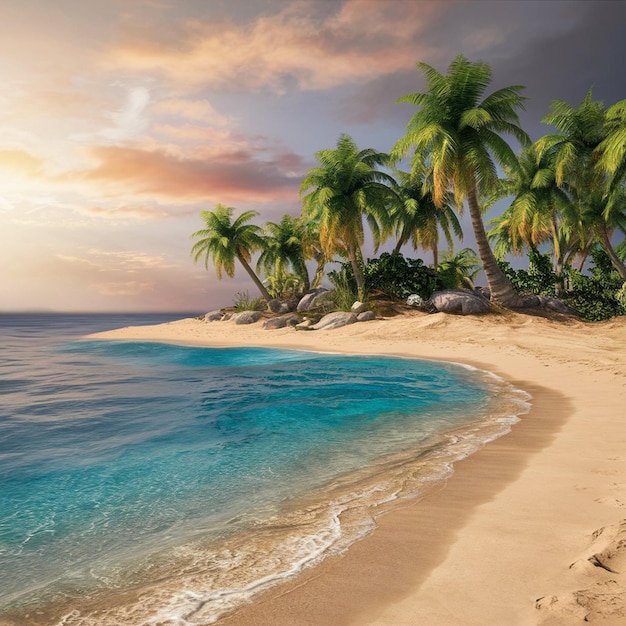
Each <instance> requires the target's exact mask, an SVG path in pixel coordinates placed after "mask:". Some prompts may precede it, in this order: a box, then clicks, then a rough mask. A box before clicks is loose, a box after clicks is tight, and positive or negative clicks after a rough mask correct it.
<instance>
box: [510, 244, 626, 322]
mask: <svg viewBox="0 0 626 626" xmlns="http://www.w3.org/2000/svg"><path fill="white" fill-rule="evenodd" d="M591 258H592V259H593V262H594V266H593V268H591V272H590V274H589V275H586V274H583V273H582V272H580V271H579V270H576V269H573V268H571V267H567V268H565V270H564V271H563V274H562V275H561V276H557V275H556V274H555V273H554V272H553V271H552V263H551V261H550V259H549V257H548V256H547V255H544V254H540V253H539V252H537V251H536V250H535V251H531V253H530V254H529V269H528V270H517V271H516V270H514V269H513V268H512V267H511V266H510V264H509V263H506V262H502V263H499V265H500V267H501V269H502V270H503V271H504V273H505V274H506V276H507V277H508V278H509V280H510V281H511V282H512V283H513V286H514V287H515V288H516V289H517V290H518V291H519V292H521V293H531V294H537V295H544V296H554V295H555V293H556V291H555V286H556V285H561V286H562V290H559V293H558V297H559V298H560V299H561V300H563V302H565V303H566V304H567V305H568V306H570V307H571V308H573V309H575V310H576V311H577V312H578V313H579V315H580V316H581V317H582V318H583V319H585V320H588V321H593V322H596V321H600V320H606V319H610V318H611V317H615V316H617V315H626V306H625V303H624V302H623V301H622V300H620V297H621V296H620V290H624V286H623V285H622V282H623V281H622V280H621V278H620V276H619V274H618V273H617V272H616V271H615V269H614V268H613V265H612V264H611V260H610V259H609V257H608V255H607V254H606V253H605V252H604V251H603V250H602V249H601V248H596V249H594V250H593V251H592V253H591ZM624 297H625V299H626V296H624Z"/></svg>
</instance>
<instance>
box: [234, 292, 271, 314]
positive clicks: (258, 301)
mask: <svg viewBox="0 0 626 626" xmlns="http://www.w3.org/2000/svg"><path fill="white" fill-rule="evenodd" d="M233 305H234V307H235V311H237V312H238V313H239V312H241V311H264V310H265V307H266V306H267V302H265V299H264V298H251V297H250V294H249V293H248V292H247V291H244V292H243V293H240V292H237V293H236V294H235V299H234V300H233Z"/></svg>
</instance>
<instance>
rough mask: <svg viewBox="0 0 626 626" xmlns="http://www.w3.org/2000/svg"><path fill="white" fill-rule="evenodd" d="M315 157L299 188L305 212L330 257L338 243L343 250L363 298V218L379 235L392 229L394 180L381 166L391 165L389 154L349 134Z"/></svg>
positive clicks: (373, 231)
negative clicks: (365, 145) (363, 145)
mask: <svg viewBox="0 0 626 626" xmlns="http://www.w3.org/2000/svg"><path fill="white" fill-rule="evenodd" d="M315 156H316V158H317V161H318V163H319V167H314V168H312V169H310V170H309V171H308V172H307V173H306V175H305V177H304V180H303V181H302V185H301V186H300V193H301V194H304V197H303V215H304V216H305V219H307V220H313V221H316V222H317V223H318V224H319V235H320V242H321V245H322V247H323V249H324V251H325V252H326V253H327V254H328V255H332V253H333V252H335V251H336V250H337V248H338V247H339V248H341V249H343V251H344V252H345V254H346V255H347V257H348V259H349V260H350V264H351V265H352V270H353V272H354V277H355V279H356V284H357V289H358V297H359V299H360V300H364V299H365V296H366V294H365V278H364V276H363V270H362V268H361V263H362V258H363V257H362V253H361V246H362V245H363V242H364V237H365V232H364V227H363V218H365V220H366V221H367V223H368V225H369V226H370V228H371V230H372V233H373V234H374V238H375V239H377V238H379V237H380V236H381V233H382V232H384V231H385V229H386V228H387V227H388V226H387V225H388V223H389V220H390V218H389V214H388V212H387V207H388V205H389V203H390V200H391V198H392V197H393V191H392V190H391V185H392V184H393V182H394V180H393V177H392V176H390V175H389V174H387V173H386V172H382V171H380V170H379V169H378V168H379V167H381V166H384V165H386V164H387V162H388V156H387V155H386V154H383V153H381V152H376V151H375V150H373V149H371V148H367V149H365V150H359V149H358V148H357V146H356V144H355V143H354V141H353V140H352V138H351V137H349V136H348V135H345V134H342V135H341V136H340V137H339V140H338V141H337V147H336V148H332V149H326V150H319V151H318V152H317V153H316V155H315Z"/></svg>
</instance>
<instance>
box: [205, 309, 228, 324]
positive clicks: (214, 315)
mask: <svg viewBox="0 0 626 626" xmlns="http://www.w3.org/2000/svg"><path fill="white" fill-rule="evenodd" d="M223 317H224V311H222V310H221V309H218V310H217V311H209V312H208V313H207V314H206V315H205V316H204V321H205V322H219V321H220V320H221V319H222V318H223Z"/></svg>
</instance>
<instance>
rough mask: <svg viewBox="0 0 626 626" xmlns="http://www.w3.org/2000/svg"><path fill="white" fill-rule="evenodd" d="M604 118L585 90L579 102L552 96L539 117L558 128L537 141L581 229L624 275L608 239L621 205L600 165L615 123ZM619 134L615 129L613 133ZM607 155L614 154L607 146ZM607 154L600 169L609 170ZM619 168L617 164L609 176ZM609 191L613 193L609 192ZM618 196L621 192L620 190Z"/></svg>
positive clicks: (624, 269)
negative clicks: (571, 202) (569, 199)
mask: <svg viewBox="0 0 626 626" xmlns="http://www.w3.org/2000/svg"><path fill="white" fill-rule="evenodd" d="M610 120H612V121H607V115H606V113H605V110H604V104H603V103H602V102H601V101H600V100H593V94H592V90H591V89H590V90H589V91H588V92H587V94H586V95H585V98H584V99H583V101H582V102H581V103H580V105H579V106H578V107H573V106H572V105H570V104H568V103H567V102H564V101H563V100H555V101H553V102H552V111H551V112H550V113H549V114H548V115H546V116H545V117H544V118H543V120H542V121H543V122H544V123H546V124H550V125H552V126H554V127H555V128H556V129H557V131H559V132H557V133H550V134H548V135H544V136H543V137H541V138H540V139H539V140H538V141H537V142H536V146H537V151H538V155H539V157H542V156H544V155H548V156H549V158H551V159H553V162H554V166H555V174H556V182H557V184H559V185H561V186H567V188H568V189H569V190H570V193H571V194H572V198H573V200H574V202H575V204H576V207H577V210H578V213H579V218H580V220H581V224H582V227H583V229H587V230H588V231H589V232H590V233H591V234H592V235H593V237H594V238H595V239H596V240H597V241H598V243H599V244H600V245H601V246H602V247H603V248H604V250H605V252H606V253H607V254H608V256H609V258H610V259H611V262H612V263H613V266H614V267H615V269H616V270H617V271H618V272H619V274H620V276H621V277H622V278H623V279H624V280H626V266H625V265H624V263H623V262H622V261H621V260H620V259H619V256H618V255H617V253H616V252H615V249H614V247H613V244H612V243H611V235H612V232H613V230H614V229H615V228H616V227H620V225H621V224H623V222H624V209H623V204H621V203H620V202H618V201H616V198H617V195H616V194H619V193H620V191H619V186H618V185H617V183H616V182H615V181H614V182H613V186H612V188H611V187H610V186H609V179H608V178H607V175H606V173H605V171H603V168H602V166H601V165H600V159H601V155H602V151H603V150H604V153H605V154H607V151H608V148H609V147H610V145H611V144H610V142H608V137H609V132H610V129H611V128H614V127H615V125H616V122H615V120H614V118H613V117H612V118H610ZM614 136H619V134H617V135H614ZM608 154H609V155H611V154H614V153H612V152H610V151H608ZM611 165H615V162H613V161H610V156H606V157H605V161H604V169H608V170H609V171H611V167H610V166H611ZM617 172H618V169H617V168H616V169H615V171H614V173H613V176H615V174H616V173H617ZM611 192H612V193H611ZM622 196H623V192H622Z"/></svg>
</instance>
